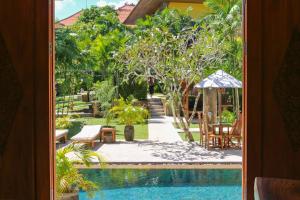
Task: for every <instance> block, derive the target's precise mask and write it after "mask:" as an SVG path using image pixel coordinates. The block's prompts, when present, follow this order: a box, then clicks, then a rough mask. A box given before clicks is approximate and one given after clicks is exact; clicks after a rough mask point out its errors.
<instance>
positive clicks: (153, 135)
mask: <svg viewBox="0 0 300 200" xmlns="http://www.w3.org/2000/svg"><path fill="white" fill-rule="evenodd" d="M172 122H173V118H172V117H166V116H164V117H159V118H151V119H149V120H148V131H149V140H151V141H157V142H182V139H181V137H180V136H179V135H178V133H177V131H176V129H175V128H174V126H173V124H172Z"/></svg>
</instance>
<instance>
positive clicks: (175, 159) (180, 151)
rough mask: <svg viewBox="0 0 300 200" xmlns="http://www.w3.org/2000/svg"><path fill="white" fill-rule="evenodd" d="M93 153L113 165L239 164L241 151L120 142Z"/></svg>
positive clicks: (196, 145)
mask: <svg viewBox="0 0 300 200" xmlns="http://www.w3.org/2000/svg"><path fill="white" fill-rule="evenodd" d="M93 150H94V151H96V152H98V153H99V154H100V155H101V156H102V157H103V158H104V159H105V162H106V163H108V164H116V165H130V164H134V165H136V164H142V165H143V164H152V165H165V164H186V165H189V164H198V165H203V164H223V165H230V164H233V165H241V164H242V151H241V150H239V149H230V150H219V149H212V150H207V149H205V148H203V147H200V146H199V145H198V144H197V143H189V142H170V143H167V142H157V141H138V142H125V141H123V142H117V143H113V144H99V145H97V146H96V147H95V148H94V149H93ZM94 162H95V163H96V162H97V161H94Z"/></svg>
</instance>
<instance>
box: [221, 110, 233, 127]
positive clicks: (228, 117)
mask: <svg viewBox="0 0 300 200" xmlns="http://www.w3.org/2000/svg"><path fill="white" fill-rule="evenodd" d="M235 118H236V117H235V114H234V113H233V112H230V111H228V110H224V111H223V112H222V122H224V123H229V124H232V123H233V122H234V120H235Z"/></svg>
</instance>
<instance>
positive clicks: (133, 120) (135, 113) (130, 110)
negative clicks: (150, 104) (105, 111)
mask: <svg viewBox="0 0 300 200" xmlns="http://www.w3.org/2000/svg"><path fill="white" fill-rule="evenodd" d="M134 102H135V100H132V101H125V100H124V98H120V99H118V100H116V101H115V106H114V107H113V108H112V109H110V112H111V113H113V114H115V115H116V116H117V118H118V120H119V122H120V123H121V124H125V125H134V124H138V123H144V122H145V119H146V118H147V117H148V115H149V113H148V110H147V109H145V108H143V107H142V106H134V105H133V103H134Z"/></svg>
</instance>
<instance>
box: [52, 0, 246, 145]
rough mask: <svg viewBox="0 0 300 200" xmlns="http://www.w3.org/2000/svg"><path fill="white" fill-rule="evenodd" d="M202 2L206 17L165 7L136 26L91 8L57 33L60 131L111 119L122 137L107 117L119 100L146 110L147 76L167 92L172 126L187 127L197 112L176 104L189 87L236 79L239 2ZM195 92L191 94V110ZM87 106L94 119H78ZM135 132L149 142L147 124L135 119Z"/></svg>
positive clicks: (104, 10)
mask: <svg viewBox="0 0 300 200" xmlns="http://www.w3.org/2000/svg"><path fill="white" fill-rule="evenodd" d="M205 4H206V6H207V7H208V8H209V9H210V11H211V12H210V14H208V15H207V16H204V17H202V18H200V19H193V18H191V17H190V16H189V10H187V11H185V12H180V11H178V10H170V9H164V10H162V11H158V12H157V13H155V14H154V15H153V16H147V17H146V18H145V19H140V20H138V22H137V25H136V26H135V27H127V26H125V25H124V24H122V23H120V22H119V20H118V17H117V13H116V11H115V9H114V8H112V7H109V6H106V7H101V8H98V7H92V8H90V9H86V10H85V11H84V12H83V14H82V15H81V17H80V19H79V21H78V22H77V23H76V24H75V25H73V26H70V27H66V28H59V29H57V30H56V71H55V76H56V92H57V104H56V113H57V115H58V116H59V118H58V123H57V124H58V125H61V127H60V128H66V127H68V128H69V129H70V130H71V134H70V136H72V135H74V134H76V133H77V132H78V131H79V130H80V126H82V125H83V124H107V121H109V122H110V123H111V125H114V126H116V127H117V130H118V131H117V132H118V133H117V137H118V138H119V139H121V138H123V134H122V129H123V128H124V124H120V123H119V121H118V120H117V119H115V118H112V119H111V120H107V119H105V118H106V117H107V116H108V115H109V114H108V113H109V111H110V109H111V108H112V107H113V102H114V101H115V100H116V99H119V98H124V99H125V100H133V99H136V100H137V101H136V100H134V101H135V102H136V104H137V105H145V100H146V98H147V87H148V86H147V81H148V79H149V77H153V78H154V79H155V80H156V85H155V92H157V93H163V94H164V95H165V98H166V101H167V104H168V105H169V107H170V110H171V114H172V116H174V121H175V126H177V127H183V129H184V130H188V129H189V127H191V126H193V125H192V124H191V121H192V118H193V115H194V114H195V112H193V114H192V116H188V115H184V113H185V112H183V111H184V110H183V108H184V106H183V105H182V101H181V99H182V98H183V96H184V95H185V94H186V93H187V92H188V90H190V88H191V87H192V86H193V84H194V83H196V82H198V81H200V80H202V79H203V78H205V77H206V76H208V75H209V74H211V73H212V72H214V71H216V70H218V69H222V70H224V71H225V72H228V73H229V74H231V75H233V76H234V77H236V78H238V79H241V78H242V37H241V34H242V29H241V23H242V22H241V19H242V17H241V15H242V3H241V1H240V0H232V1H221V0H207V1H205ZM183 82H184V84H183ZM80 91H85V94H83V95H82V97H78V95H77V94H78V93H80ZM200 94H201V93H200V92H199V93H198V95H194V102H193V103H192V104H193V105H194V106H193V108H194V107H195V109H192V110H193V111H195V110H196V107H197V104H198V101H199V99H200ZM76 95H77V96H76ZM89 109H90V110H93V115H91V116H87V117H86V116H85V115H80V114H79V113H80V112H82V111H86V110H89ZM182 113H183V114H182ZM227 114H228V113H227ZM232 114H233V115H234V113H232ZM95 116H96V117H99V118H94V117H95ZM70 118H74V120H70ZM68 122H69V123H68ZM186 122H187V123H186ZM136 129H137V130H138V131H136V132H137V135H136V139H147V124H145V123H141V122H140V121H139V124H138V125H137V127H136ZM187 134H188V139H189V140H190V141H193V140H194V139H193V136H192V135H191V134H189V132H188V131H187Z"/></svg>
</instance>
